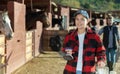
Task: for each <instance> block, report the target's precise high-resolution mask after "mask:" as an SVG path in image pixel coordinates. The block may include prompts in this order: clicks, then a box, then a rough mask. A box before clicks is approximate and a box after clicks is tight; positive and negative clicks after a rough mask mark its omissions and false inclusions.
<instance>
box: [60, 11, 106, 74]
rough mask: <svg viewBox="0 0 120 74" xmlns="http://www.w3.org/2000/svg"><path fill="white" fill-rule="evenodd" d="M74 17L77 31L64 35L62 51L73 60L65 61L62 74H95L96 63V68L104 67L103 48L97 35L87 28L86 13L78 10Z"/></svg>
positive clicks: (87, 17) (87, 16) (87, 18)
mask: <svg viewBox="0 0 120 74" xmlns="http://www.w3.org/2000/svg"><path fill="white" fill-rule="evenodd" d="M74 17H75V18H74V23H75V25H76V27H77V29H76V30H73V31H71V32H70V33H68V34H67V35H66V37H65V39H64V43H63V49H62V51H63V52H66V53H67V54H71V55H72V56H73V59H72V60H68V61H67V64H66V66H65V69H64V72H63V74H95V66H96V63H97V65H98V67H104V66H105V62H106V55H105V48H104V46H103V44H102V42H101V40H100V37H99V36H98V34H96V33H95V32H94V31H92V30H91V29H90V28H88V27H87V23H88V22H89V21H88V20H89V15H88V13H87V11H85V10H78V11H77V12H76V13H75V14H74ZM95 57H96V58H97V61H95Z"/></svg>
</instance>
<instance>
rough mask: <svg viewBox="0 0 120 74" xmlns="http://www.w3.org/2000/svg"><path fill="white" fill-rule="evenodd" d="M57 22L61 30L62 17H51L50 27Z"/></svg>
mask: <svg viewBox="0 0 120 74" xmlns="http://www.w3.org/2000/svg"><path fill="white" fill-rule="evenodd" d="M56 24H58V26H59V27H60V30H63V26H62V18H58V19H57V18H52V27H55V25H56Z"/></svg>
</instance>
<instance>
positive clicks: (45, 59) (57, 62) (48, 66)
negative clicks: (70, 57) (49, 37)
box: [12, 51, 120, 74]
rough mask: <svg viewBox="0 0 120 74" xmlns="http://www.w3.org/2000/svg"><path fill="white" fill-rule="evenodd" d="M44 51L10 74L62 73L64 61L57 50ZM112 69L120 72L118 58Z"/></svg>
mask: <svg viewBox="0 0 120 74" xmlns="http://www.w3.org/2000/svg"><path fill="white" fill-rule="evenodd" d="M45 53H46V54H40V55H39V56H38V57H35V58H34V59H32V60H31V61H29V62H28V63H26V64H25V65H23V66H22V67H20V68H19V69H17V70H16V71H14V72H13V73H12V74H63V69H64V66H65V64H66V61H65V60H64V59H63V58H62V57H61V56H60V55H59V54H58V53H57V52H51V51H49V52H45ZM118 59H120V58H118ZM114 70H115V71H117V74H120V60H117V64H116V66H115V68H114Z"/></svg>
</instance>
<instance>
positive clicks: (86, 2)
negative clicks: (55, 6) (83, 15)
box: [54, 0, 120, 11]
mask: <svg viewBox="0 0 120 74" xmlns="http://www.w3.org/2000/svg"><path fill="white" fill-rule="evenodd" d="M54 1H56V2H57V3H59V4H61V5H65V6H70V7H77V8H85V9H90V10H95V11H109V10H120V0H54Z"/></svg>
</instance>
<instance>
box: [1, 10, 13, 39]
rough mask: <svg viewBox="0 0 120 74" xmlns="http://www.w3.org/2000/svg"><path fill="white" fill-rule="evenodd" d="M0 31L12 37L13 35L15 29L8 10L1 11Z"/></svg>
mask: <svg viewBox="0 0 120 74" xmlns="http://www.w3.org/2000/svg"><path fill="white" fill-rule="evenodd" d="M0 31H1V33H3V34H4V35H5V37H6V39H11V38H12V37H13V30H12V28H11V24H10V19H9V16H8V12H0Z"/></svg>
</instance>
